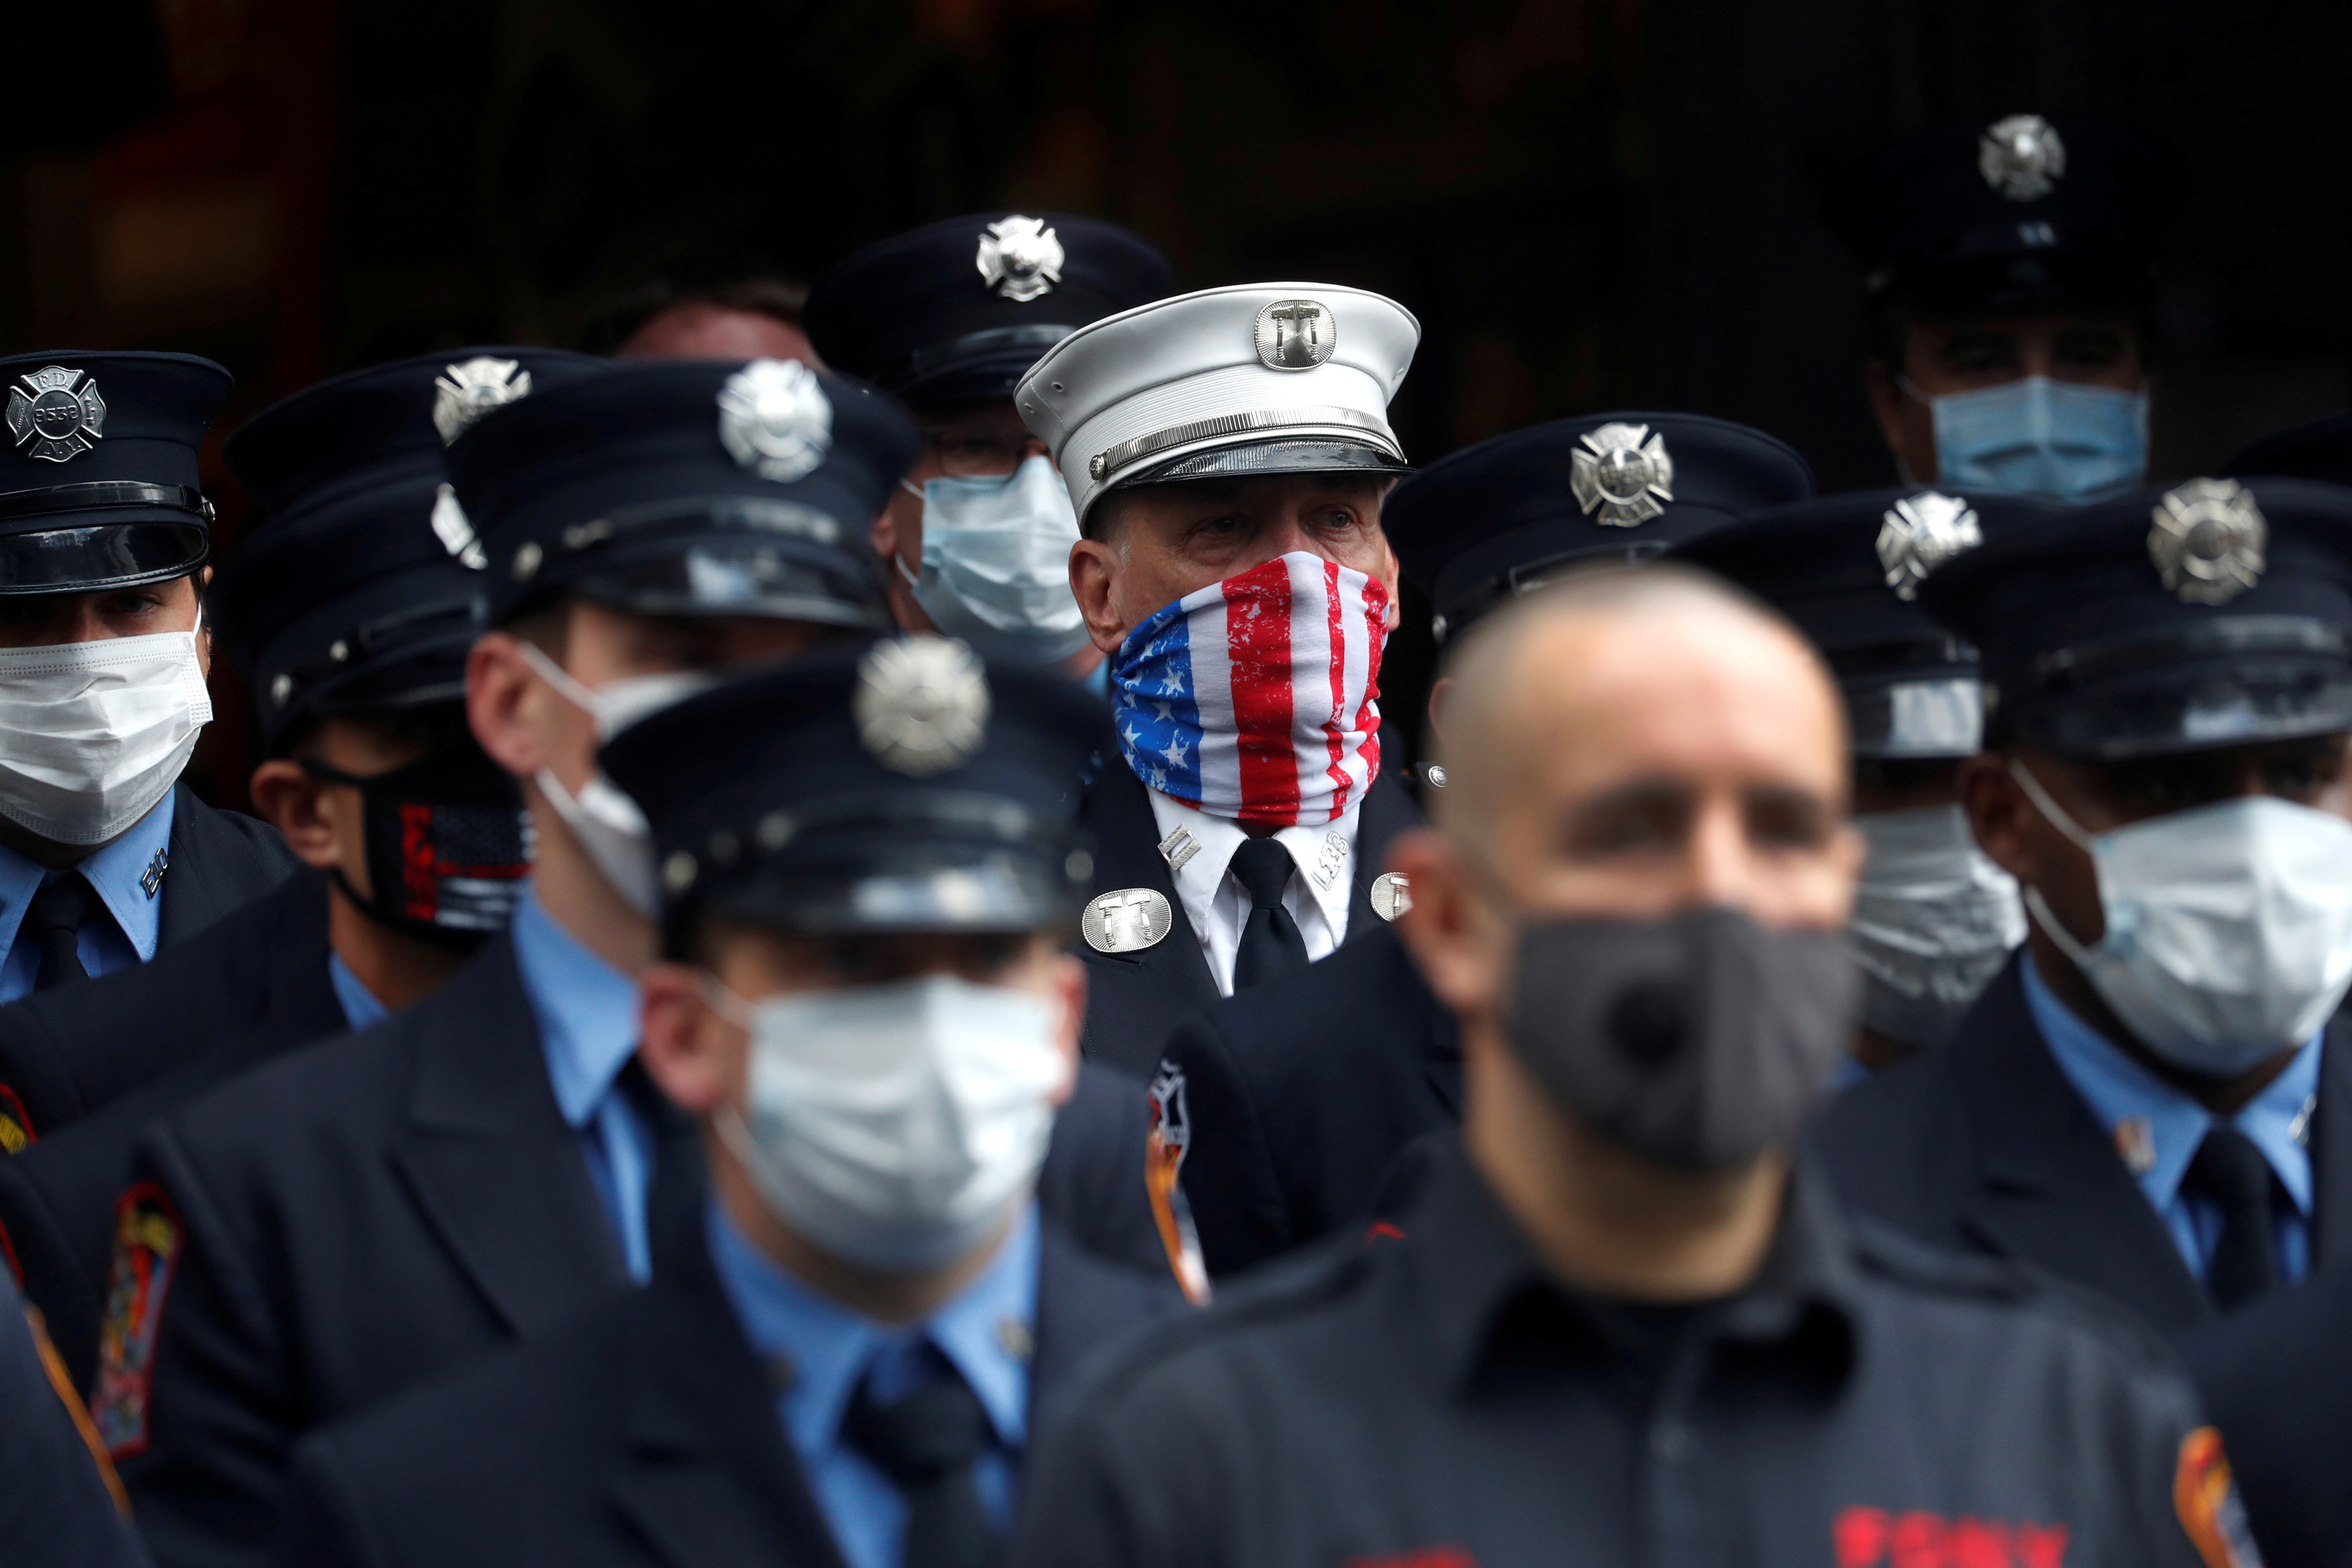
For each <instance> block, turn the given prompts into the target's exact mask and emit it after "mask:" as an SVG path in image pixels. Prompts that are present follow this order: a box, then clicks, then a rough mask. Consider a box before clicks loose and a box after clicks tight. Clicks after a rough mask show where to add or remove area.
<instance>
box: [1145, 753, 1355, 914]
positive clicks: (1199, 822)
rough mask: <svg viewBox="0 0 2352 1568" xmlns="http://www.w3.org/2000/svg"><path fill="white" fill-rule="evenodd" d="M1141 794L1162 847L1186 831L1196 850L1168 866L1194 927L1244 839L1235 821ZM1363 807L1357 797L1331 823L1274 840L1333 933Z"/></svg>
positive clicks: (1345, 896) (1349, 882)
mask: <svg viewBox="0 0 2352 1568" xmlns="http://www.w3.org/2000/svg"><path fill="white" fill-rule="evenodd" d="M1144 794H1146V795H1150V797H1151V817H1152V821H1153V822H1154V823H1156V824H1157V825H1158V826H1159V828H1160V841H1161V842H1162V843H1165V842H1166V841H1167V840H1169V839H1171V838H1172V837H1175V836H1176V835H1177V834H1178V833H1179V832H1189V833H1191V834H1192V839H1193V842H1195V843H1197V844H1198V845H1200V850H1199V852H1198V853H1196V854H1194V855H1193V856H1192V857H1191V858H1189V859H1187V860H1186V861H1185V862H1184V864H1183V865H1182V866H1181V867H1175V866H1171V867H1170V868H1169V877H1170V879H1171V880H1172V881H1174V882H1175V884H1176V889H1177V891H1179V892H1180V893H1181V894H1182V895H1183V898H1184V912H1185V913H1186V914H1188V915H1192V917H1193V919H1194V921H1196V923H1197V921H1199V919H1200V916H1201V913H1202V911H1205V910H1207V909H1208V907H1209V903H1210V900H1213V899H1214V898H1215V897H1216V896H1217V889H1218V887H1219V886H1220V885H1221V884H1223V881H1224V879H1225V869H1226V868H1227V867H1229V866H1231V865H1232V864H1233V859H1234V850H1236V849H1238V848H1240V847H1242V844H1243V841H1244V840H1245V839H1247V838H1248V837H1249V835H1248V834H1247V833H1244V831H1243V830H1242V825H1241V824H1240V823H1238V822H1234V821H1233V820H1231V819H1230V818H1227V817H1223V816H1210V815H1209V814H1208V813H1207V812H1204V811H1202V809H1201V808H1200V807H1199V806H1196V805H1188V804H1186V803H1185V802H1183V801H1181V800H1178V799H1176V798H1175V797H1174V796H1172V795H1161V794H1160V792H1159V791H1158V790H1156V789H1149V788H1147V789H1146V790H1145V791H1144ZM1363 809H1364V803H1363V800H1362V799H1361V797H1359V798H1358V799H1357V800H1356V801H1355V802H1354V803H1353V804H1351V805H1349V807H1348V809H1347V810H1346V811H1344V812H1342V813H1340V814H1339V817H1338V818H1337V819H1336V820H1334V821H1331V822H1323V823H1317V824H1316V825H1314V826H1305V825H1299V826H1291V827H1285V828H1282V829H1279V830H1278V831H1276V834H1275V836H1274V837H1275V840H1276V842H1277V843H1279V844H1280V845H1281V846H1282V847H1284V848H1286V849H1287V850H1289V851H1290V858H1291V860H1292V862H1293V863H1294V864H1296V865H1297V868H1298V881H1299V885H1300V886H1301V887H1304V888H1305V889H1307V893H1308V894H1309V895H1310V896H1311V897H1312V898H1313V899H1314V900H1315V902H1316V905H1317V907H1318V908H1319V909H1321V910H1322V911H1323V918H1324V919H1325V920H1326V921H1329V922H1330V925H1331V929H1332V930H1333V931H1339V930H1341V929H1342V928H1343V927H1344V926H1345V925H1346V922H1347V918H1348V900H1349V897H1350V896H1351V895H1352V894H1353V893H1354V891H1355V885H1356V879H1355V875H1354V872H1355V868H1356V866H1355V861H1356V823H1357V820H1358V819H1359V818H1360V816H1362V814H1363ZM1162 858H1165V852H1164V851H1163V852H1162ZM1196 905H1197V908H1196Z"/></svg>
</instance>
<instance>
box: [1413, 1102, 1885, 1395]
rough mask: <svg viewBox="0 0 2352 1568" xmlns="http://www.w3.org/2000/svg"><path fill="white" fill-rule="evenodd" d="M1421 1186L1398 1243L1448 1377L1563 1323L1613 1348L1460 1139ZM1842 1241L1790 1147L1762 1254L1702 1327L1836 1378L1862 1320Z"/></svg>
mask: <svg viewBox="0 0 2352 1568" xmlns="http://www.w3.org/2000/svg"><path fill="white" fill-rule="evenodd" d="M1427 1194H1428V1195H1427V1196H1426V1197H1424V1198H1423V1200H1422V1202H1421V1203H1420V1204H1419V1205H1416V1207H1415V1208H1414V1209H1413V1210H1412V1213H1411V1214H1410V1215H1409V1216H1408V1219H1407V1223H1406V1226H1405V1228H1406V1233H1407V1241H1406V1243H1405V1245H1406V1246H1408V1247H1412V1249H1413V1250H1414V1252H1415V1253H1416V1254H1417V1255H1418V1256H1417V1258H1416V1268H1415V1273H1416V1275H1417V1277H1418V1279H1419V1280H1420V1282H1421V1290H1422V1294H1423V1298H1424V1300H1426V1301H1427V1302H1428V1303H1429V1305H1430V1309H1431V1310H1430V1312H1429V1318H1430V1321H1431V1322H1432V1324H1433V1328H1434V1331H1435V1335H1436V1348H1437V1352H1438V1356H1439V1361H1440V1366H1441V1368H1442V1370H1443V1373H1444V1377H1445V1379H1446V1381H1447V1384H1449V1386H1451V1387H1452V1388H1454V1390H1455V1391H1456V1392H1457V1393H1462V1392H1466V1391H1467V1390H1468V1389H1469V1388H1470V1387H1471V1386H1472V1384H1473V1382H1474V1380H1475V1379H1476V1377H1477V1375H1478V1373H1480V1372H1481V1371H1482V1370H1483V1369H1484V1368H1486V1366H1487V1365H1488V1364H1490V1363H1492V1362H1495V1361H1496V1360H1497V1359H1498V1358H1507V1357H1509V1356H1510V1355H1511V1354H1512V1353H1513V1352H1514V1351H1516V1350H1519V1349H1522V1348H1527V1347H1525V1346H1524V1344H1523V1343H1521V1344H1515V1343H1514V1341H1515V1340H1517V1339H1519V1338H1520V1337H1521V1336H1528V1335H1533V1336H1536V1337H1539V1338H1546V1339H1551V1340H1555V1341H1557V1340H1558V1339H1559V1338H1560V1337H1561V1335H1562V1333H1563V1331H1564V1332H1565V1334H1566V1335H1567V1336H1568V1337H1569V1338H1570V1339H1571V1340H1572V1341H1574V1342H1578V1343H1580V1345H1581V1346H1582V1347H1583V1348H1584V1349H1585V1350H1586V1351H1587V1352H1590V1353H1592V1354H1594V1355H1596V1356H1599V1357H1601V1358H1607V1357H1609V1356H1611V1355H1612V1354H1613V1352H1612V1349H1611V1346H1610V1342H1609V1340H1608V1337H1607V1333H1606V1331H1605V1329H1604V1328H1603V1327H1602V1326H1601V1325H1600V1324H1599V1323H1597V1322H1596V1321H1594V1320H1593V1318H1592V1317H1591V1313H1590V1312H1589V1311H1588V1310H1586V1309H1585V1308H1584V1306H1583V1305H1582V1303H1581V1301H1580V1293H1579V1292H1578V1291H1575V1290H1572V1289H1568V1288H1566V1287H1564V1286H1562V1285H1561V1284H1560V1283H1559V1281H1558V1280H1557V1279H1554V1278H1553V1276H1552V1275H1551V1273H1550V1271H1549V1269H1548V1268H1546V1267H1545V1266H1544V1265H1543V1263H1542V1262H1541V1260H1539V1259H1538V1258H1537V1257H1536V1255H1535V1252H1534V1250H1533V1249H1532V1248H1531V1247H1529V1246H1528V1242H1527V1239H1526V1237H1524V1236H1523V1235H1522V1234H1521V1233H1520V1231H1519V1228H1518V1226H1517V1222H1516V1221H1514V1220H1513V1219H1512V1218H1511V1217H1510V1215H1509V1214H1508V1212H1507V1211H1506V1210H1505V1209H1504V1207H1503V1205H1502V1203H1501V1201H1500V1200H1499V1199H1497V1198H1496V1196H1495V1194H1494V1192H1493V1189H1491V1188H1490V1187H1488V1186H1487V1184H1486V1181H1485V1179H1484V1178H1483V1177H1481V1176H1480V1175H1479V1174H1478V1173H1476V1172H1475V1170H1474V1169H1472V1167H1471V1165H1470V1163H1469V1161H1468V1160H1467V1159H1466V1158H1465V1156H1464V1155H1463V1153H1462V1152H1461V1148H1460V1145H1459V1144H1452V1145H1450V1146H1449V1148H1448V1151H1447V1152H1446V1153H1445V1154H1444V1155H1441V1156H1440V1164H1439V1169H1438V1171H1437V1173H1436V1174H1435V1175H1434V1176H1433V1179H1432V1180H1431V1182H1430V1184H1429V1187H1428V1189H1427ZM1847 1250H1848V1241H1847V1237H1846V1232H1845V1226H1844V1222H1843V1219H1842V1217H1841V1216H1840V1215H1839V1214H1838V1210H1837V1205H1836V1203H1835V1201H1834V1200H1833V1199H1832V1196H1831V1195H1830V1192H1829V1187H1828V1183H1827V1180H1826V1178H1825V1177H1823V1176H1822V1173H1820V1172H1819V1171H1817V1170H1815V1169H1813V1167H1812V1165H1811V1163H1810V1162H1809V1161H1806V1160H1804V1159H1799V1160H1798V1161H1797V1162H1796V1163H1795V1164H1794V1167H1793V1169H1792V1170H1791V1171H1790V1178H1789V1187H1788V1194H1787V1195H1786V1197H1785V1198H1784V1199H1783V1200H1782V1203H1781V1210H1780V1224H1779V1226H1777V1227H1776V1229H1775V1230H1774V1232H1773V1237H1772V1246H1771V1248H1770V1250H1769V1252H1768V1253H1767V1254H1766V1256H1765V1259H1764V1263H1763V1266H1762V1267H1761V1268H1759V1269H1758V1271H1757V1275H1756V1278H1755V1279H1753V1280H1751V1281H1750V1282H1749V1283H1748V1285H1747V1287H1746V1288H1744V1289H1741V1290H1740V1291H1739V1292H1738V1294H1737V1295H1736V1296H1734V1297H1732V1298H1731V1300H1729V1301H1728V1302H1727V1303H1726V1304H1725V1305H1724V1307H1723V1310H1721V1311H1719V1312H1718V1313H1717V1314H1716V1315H1715V1318H1714V1320H1713V1322H1712V1325H1711V1326H1710V1328H1709V1330H1708V1331H1709V1332H1710V1333H1711V1334H1712V1335H1713V1336H1714V1337H1715V1338H1717V1339H1724V1340H1738V1341H1743V1342H1750V1343H1754V1344H1758V1345H1769V1346H1775V1347H1779V1348H1780V1349H1781V1350H1782V1352H1784V1354H1783V1357H1782V1358H1781V1364H1787V1363H1789V1362H1790V1361H1793V1362H1794V1363H1796V1364H1798V1365H1799V1366H1801V1367H1802V1368H1805V1369H1807V1370H1809V1371H1811V1372H1812V1373H1815V1374H1816V1375H1818V1376H1820V1377H1822V1379H1824V1380H1825V1381H1830V1382H1837V1381H1842V1380H1843V1378H1844V1376H1845V1374H1846V1373H1847V1372H1848V1371H1850V1370H1851V1368H1852V1367H1853V1362H1854V1352H1855V1345H1856V1342H1857V1338H1858V1336H1859V1333H1860V1324H1861V1312H1860V1310H1859V1289H1860V1288H1859V1285H1858V1283H1857V1280H1856V1277H1855V1273H1854V1268H1853V1261H1852V1259H1851V1258H1849V1257H1848V1255H1847ZM1533 1348H1534V1349H1535V1350H1536V1353H1538V1355H1539V1356H1540V1355H1556V1354H1557V1346H1556V1345H1551V1344H1547V1345H1540V1346H1536V1347H1533Z"/></svg>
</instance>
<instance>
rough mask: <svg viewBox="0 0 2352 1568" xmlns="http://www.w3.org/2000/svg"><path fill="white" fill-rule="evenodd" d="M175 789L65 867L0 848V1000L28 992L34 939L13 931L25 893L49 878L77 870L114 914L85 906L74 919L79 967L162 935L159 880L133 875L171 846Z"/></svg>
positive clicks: (37, 960) (145, 951)
mask: <svg viewBox="0 0 2352 1568" xmlns="http://www.w3.org/2000/svg"><path fill="white" fill-rule="evenodd" d="M179 793H180V792H179V791H178V790H177V789H176V788H174V789H169V790H166V791H164V792H163V799H162V800H159V801H157V802H156V803H155V809H154V810H152V811H151V812H149V813H148V814H147V815H146V816H142V817H141V818H140V819H139V820H138V822H137V823H136V824H134V825H133V826H131V831H129V832H128V833H125V834H124V835H123V836H122V837H120V838H118V839H116V840H115V841H114V842H113V843H111V844H110V845H108V846H107V847H105V848H103V849H100V850H99V851H98V852H97V853H95V854H93V855H91V856H90V857H89V858H88V859H86V860H84V861H83V862H82V863H81V864H80V865H79V866H78V867H74V868H71V870H68V871H51V870H49V869H47V868H45V867H42V866H40V865H37V864H36V863H35V862H33V861H31V860H28V859H26V858H25V857H24V856H22V855H19V854H17V853H16V851H15V850H14V849H9V848H5V847H0V953H5V955H6V956H5V958H0V1002H14V1001H15V1000H16V998H17V997H19V996H24V995H28V994H31V992H32V989H33V981H34V979H35V978H36V977H37V976H38V975H39V973H40V972H41V947H40V943H38V942H18V941H17V940H16V936H17V933H18V932H19V931H22V930H23V929H24V924H25V910H26V909H27V908H28V907H29V906H30V905H31V903H32V901H33V895H34V894H35V893H36V892H38V891H39V890H40V888H41V884H42V883H44V882H46V881H47V880H49V879H51V878H53V877H63V876H69V875H71V874H72V872H73V871H79V872H80V874H81V875H82V877H83V878H85V879H87V880H88V881H89V885H90V887H91V888H92V889H94V890H95V891H96V892H97V894H98V897H99V901H100V902H101V903H103V904H104V905H105V906H106V912H107V913H108V914H110V915H111V916H113V917H114V918H113V919H112V920H111V921H106V920H101V919H100V918H99V917H98V914H97V912H96V911H95V910H93V911H92V912H91V914H90V917H89V919H88V920H86V921H82V925H81V936H80V941H79V942H78V943H77V945H78V946H79V949H80V951H81V966H82V968H83V969H85V970H87V971H89V973H92V974H109V973H113V972H114V971H115V970H118V969H128V968H130V967H131V965H132V964H134V963H146V962H147V961H148V960H149V959H151V958H152V957H154V956H155V943H156V941H157V939H158V938H159V937H160V935H161V934H162V927H163V883H164V880H165V879H164V878H163V877H158V878H157V879H155V882H154V889H155V890H154V891H153V892H152V893H151V892H149V891H148V890H147V888H146V887H145V886H144V885H142V882H141V880H140V879H142V878H143V877H145V876H146V875H147V870H148V868H149V867H151V866H152V865H154V863H155V858H156V857H157V856H158V855H161V854H163V852H164V850H165V849H166V848H167V847H169V846H170V845H171V842H172V822H173V818H174V817H175V816H177V815H178V812H179Z"/></svg>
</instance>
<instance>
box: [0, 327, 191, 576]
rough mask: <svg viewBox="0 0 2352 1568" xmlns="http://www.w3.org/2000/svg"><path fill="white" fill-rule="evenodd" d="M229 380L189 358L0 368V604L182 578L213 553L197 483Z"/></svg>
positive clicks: (108, 358) (49, 353)
mask: <svg viewBox="0 0 2352 1568" xmlns="http://www.w3.org/2000/svg"><path fill="white" fill-rule="evenodd" d="M231 384H232V378H231V377H230V375H229V374H228V372H227V371H226V370H224V369H222V368H221V367H220V366H219V365H216V364H215V363H213V362H212V361H210V360H208V359H198V358H197V357H196V356H194V354H175V353H100V352H94V351H85V350H78V349H54V350H44V351H42V352H40V353H29V354H17V355H15V356H13V357H11V358H7V359H0V408H5V422H0V594H68V593H90V592H94V591H97V590H99V589H104V588H129V587H135V586H138V585H139V584H144V583H161V582H165V581H168V580H169V579H171V578H173V577H184V576H185V575H187V574H189V573H191V572H194V570H196V569H197V568H198V567H200V566H202V565H203V564H204V563H205V559H206V558H207V556H208V554H209V552H210V551H211V548H212V515H213V509H212V503H211V502H210V501H208V500H205V497H204V494H203V491H202V489H201V488H200V486H199V483H198V480H197V475H196V454H197V451H198V449H199V448H200V447H203V445H204V440H205V429H206V427H208V426H210V425H211V424H212V421H213V416H215V414H217V413H219V412H220V405H221V400H222V399H224V398H225V397H226V396H227V395H228V389H229V387H230V385H231Z"/></svg>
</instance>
